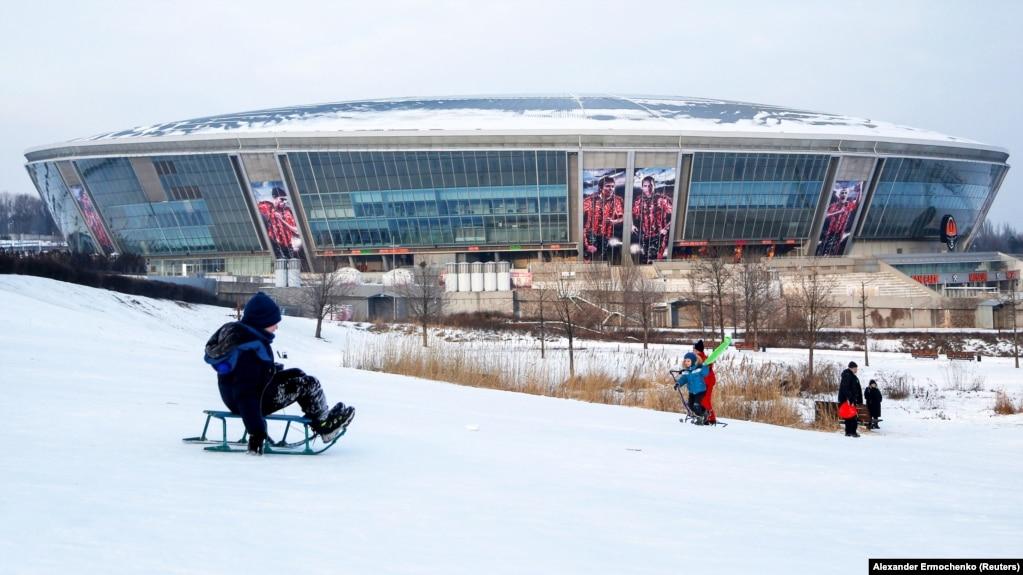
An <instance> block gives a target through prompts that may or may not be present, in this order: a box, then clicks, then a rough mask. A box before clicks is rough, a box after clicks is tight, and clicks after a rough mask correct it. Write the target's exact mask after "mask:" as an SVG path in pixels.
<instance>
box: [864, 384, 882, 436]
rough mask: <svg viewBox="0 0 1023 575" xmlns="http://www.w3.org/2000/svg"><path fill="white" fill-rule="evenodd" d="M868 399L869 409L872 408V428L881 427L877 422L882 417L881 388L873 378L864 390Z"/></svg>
mask: <svg viewBox="0 0 1023 575" xmlns="http://www.w3.org/2000/svg"><path fill="white" fill-rule="evenodd" d="M863 396H864V397H865V398H866V400H867V409H868V410H870V428H871V429H881V428H880V427H879V426H878V425H877V423H878V421H879V420H880V419H881V390H880V389H878V388H877V382H876V381H874V380H873V379H872V380H870V383H868V384H867V389H866V390H865V391H864V392H863Z"/></svg>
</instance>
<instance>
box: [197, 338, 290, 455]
mask: <svg viewBox="0 0 1023 575" xmlns="http://www.w3.org/2000/svg"><path fill="white" fill-rule="evenodd" d="M273 340H274V334H272V333H269V332H267V331H265V330H261V329H256V328H254V327H252V326H250V325H247V324H245V323H242V322H240V321H238V322H231V323H227V324H224V325H223V326H221V327H220V329H218V330H217V331H216V333H214V334H213V335H212V336H211V337H210V339H209V341H207V342H206V354H205V355H206V357H205V359H206V363H208V364H210V365H211V366H213V368H214V369H215V370H216V371H217V383H218V386H219V388H220V398H221V399H223V400H224V405H226V406H227V408H228V409H230V410H231V412H232V413H237V414H238V415H241V416H242V420H243V421H244V422H245V429H246V431H248V432H249V434H250V435H255V436H258V437H266V420H265V419H263V408H262V400H263V391H264V390H265V389H266V386H267V384H268V383H269V382H270V380H271V378H273V375H274V372H275V371H276V366H275V365H274V360H273V357H274V356H273V349H272V348H271V347H270V343H271V342H272V341H273Z"/></svg>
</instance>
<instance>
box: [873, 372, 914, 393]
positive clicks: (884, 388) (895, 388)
mask: <svg viewBox="0 0 1023 575" xmlns="http://www.w3.org/2000/svg"><path fill="white" fill-rule="evenodd" d="M874 379H875V380H877V387H878V389H880V390H881V393H882V395H884V397H887V398H888V399H906V398H907V397H909V396H910V394H911V393H912V392H913V390H912V388H911V387H910V385H909V378H908V376H906V374H905V373H902V372H897V371H892V372H888V371H880V370H879V371H878V372H877V374H876V375H874Z"/></svg>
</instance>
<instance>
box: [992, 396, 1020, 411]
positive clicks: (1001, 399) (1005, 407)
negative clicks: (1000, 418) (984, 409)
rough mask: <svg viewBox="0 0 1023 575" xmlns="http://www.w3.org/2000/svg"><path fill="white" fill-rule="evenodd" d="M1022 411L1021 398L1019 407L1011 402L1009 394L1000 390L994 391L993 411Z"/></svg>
mask: <svg viewBox="0 0 1023 575" xmlns="http://www.w3.org/2000/svg"><path fill="white" fill-rule="evenodd" d="M1021 411H1023V400H1021V401H1020V405H1019V407H1017V406H1016V405H1015V404H1014V403H1012V398H1010V397H1009V394H1007V393H1005V392H1004V391H1002V390H999V391H996V392H995V406H994V412H995V413H997V414H998V415H1015V414H1017V413H1020V412H1021Z"/></svg>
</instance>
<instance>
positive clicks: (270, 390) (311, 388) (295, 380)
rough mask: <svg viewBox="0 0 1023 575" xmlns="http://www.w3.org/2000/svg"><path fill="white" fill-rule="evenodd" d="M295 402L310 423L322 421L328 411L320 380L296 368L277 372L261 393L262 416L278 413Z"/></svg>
mask: <svg viewBox="0 0 1023 575" xmlns="http://www.w3.org/2000/svg"><path fill="white" fill-rule="evenodd" d="M295 402H298V406H299V407H300V408H301V409H302V413H303V414H304V415H305V416H306V417H308V418H309V419H311V420H312V421H321V420H323V418H324V417H325V416H326V415H327V411H328V410H329V409H330V407H329V406H328V405H327V398H326V396H325V395H324V394H323V388H322V387H320V380H318V379H316V378H315V377H313V376H311V375H306V373H305V372H304V371H302V370H301V369H298V368H291V369H285V370H282V371H278V372H277V373H275V374H274V376H273V378H272V379H271V380H270V383H268V384H267V386H266V389H265V390H264V392H263V399H262V402H261V407H262V410H263V415H270V414H271V413H273V412H275V411H280V410H282V409H284V408H285V407H287V406H289V405H291V404H293V403H295Z"/></svg>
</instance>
